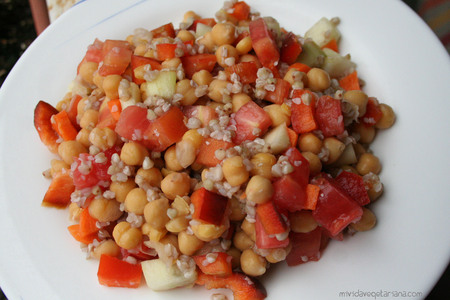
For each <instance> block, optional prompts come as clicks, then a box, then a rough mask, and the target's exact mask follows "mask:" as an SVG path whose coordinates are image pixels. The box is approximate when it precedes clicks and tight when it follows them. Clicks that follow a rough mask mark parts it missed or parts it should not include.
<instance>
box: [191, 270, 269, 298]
mask: <svg viewBox="0 0 450 300" xmlns="http://www.w3.org/2000/svg"><path fill="white" fill-rule="evenodd" d="M195 283H196V284H198V285H204V286H205V288H206V289H208V290H210V289H222V288H226V289H230V290H231V291H232V292H233V298H234V300H263V299H265V298H266V297H267V292H266V290H265V289H264V287H263V286H262V285H261V284H260V283H259V282H258V281H257V280H256V279H254V278H250V277H249V276H247V275H244V274H242V273H233V274H232V275H231V276H226V277H220V276H214V275H208V274H205V273H203V272H202V271H199V272H198V277H197V280H196V281H195Z"/></svg>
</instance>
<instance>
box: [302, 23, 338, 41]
mask: <svg viewBox="0 0 450 300" xmlns="http://www.w3.org/2000/svg"><path fill="white" fill-rule="evenodd" d="M305 38H309V39H312V40H313V41H314V42H315V43H316V44H317V45H318V46H319V47H323V46H325V45H326V44H328V43H329V42H330V41H331V40H333V39H334V40H336V42H338V41H339V39H340V38H341V33H340V32H339V30H338V29H337V28H336V24H335V23H333V22H331V21H330V20H328V19H327V18H325V17H323V18H322V19H320V20H319V21H317V23H316V24H314V25H313V26H312V27H311V28H310V29H309V30H308V31H307V32H306V33H305Z"/></svg>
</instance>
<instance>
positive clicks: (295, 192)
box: [272, 175, 307, 212]
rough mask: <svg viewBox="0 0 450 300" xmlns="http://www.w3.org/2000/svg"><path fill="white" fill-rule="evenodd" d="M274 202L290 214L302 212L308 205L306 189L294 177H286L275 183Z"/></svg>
mask: <svg viewBox="0 0 450 300" xmlns="http://www.w3.org/2000/svg"><path fill="white" fill-rule="evenodd" d="M273 189H274V194H273V197H272V199H273V201H274V202H275V204H276V205H277V207H280V208H282V209H286V210H288V211H290V212H294V211H298V210H302V209H304V208H305V205H306V200H307V197H306V187H305V186H304V185H302V184H300V183H298V182H297V181H296V180H295V179H294V178H293V177H292V176H289V175H284V176H283V177H281V178H279V179H277V180H276V181H275V182H274V183H273Z"/></svg>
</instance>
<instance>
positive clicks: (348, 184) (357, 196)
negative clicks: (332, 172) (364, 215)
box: [336, 171, 370, 206]
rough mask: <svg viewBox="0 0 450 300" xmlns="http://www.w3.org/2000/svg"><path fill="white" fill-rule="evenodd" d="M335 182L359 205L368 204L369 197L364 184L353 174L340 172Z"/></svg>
mask: <svg viewBox="0 0 450 300" xmlns="http://www.w3.org/2000/svg"><path fill="white" fill-rule="evenodd" d="M336 182H337V183H338V184H339V186H340V187H341V188H342V189H343V190H344V191H345V192H346V193H347V194H349V195H350V197H352V198H353V200H355V201H356V202H357V203H358V204H359V205H361V206H363V205H367V204H369V202H370V198H369V195H368V194H367V190H366V187H365V184H364V180H363V178H362V177H361V176H360V175H358V174H355V173H352V172H347V171H342V172H341V173H340V174H339V175H338V176H337V177H336Z"/></svg>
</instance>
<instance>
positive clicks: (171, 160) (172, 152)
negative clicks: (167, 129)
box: [164, 145, 184, 172]
mask: <svg viewBox="0 0 450 300" xmlns="http://www.w3.org/2000/svg"><path fill="white" fill-rule="evenodd" d="M164 161H165V162H166V167H167V168H168V169H169V170H171V171H176V172H178V171H181V170H183V169H184V168H183V166H181V165H180V162H179V161H178V159H177V153H176V146H175V145H174V146H171V147H170V148H169V149H167V150H166V152H165V153H164Z"/></svg>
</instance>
